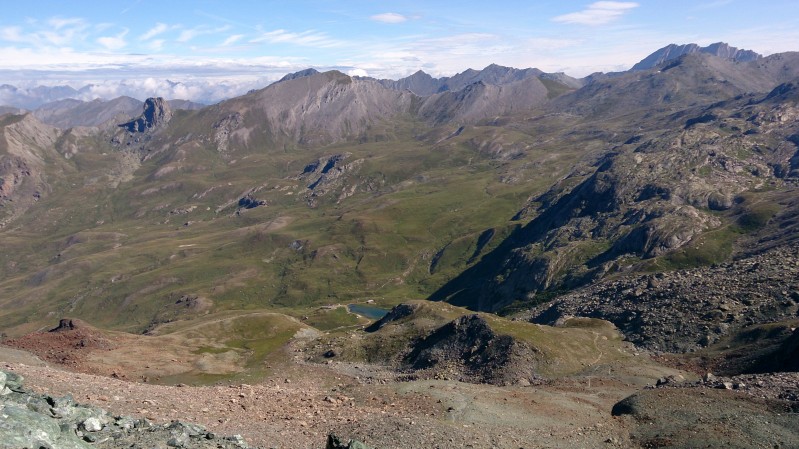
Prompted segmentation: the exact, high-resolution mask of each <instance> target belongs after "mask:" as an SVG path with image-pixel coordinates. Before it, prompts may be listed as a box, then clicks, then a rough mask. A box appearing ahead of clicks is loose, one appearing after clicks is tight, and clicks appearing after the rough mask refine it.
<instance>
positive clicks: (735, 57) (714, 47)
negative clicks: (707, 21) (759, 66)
mask: <svg viewBox="0 0 799 449" xmlns="http://www.w3.org/2000/svg"><path fill="white" fill-rule="evenodd" d="M694 53H707V54H711V55H714V56H718V57H719V58H722V59H728V60H731V61H735V62H749V61H754V60H757V59H760V58H762V57H763V56H762V55H761V54H759V53H756V52H754V51H752V50H744V49H739V48H736V47H732V46H730V45H729V44H727V43H725V42H716V43H714V44H710V45H708V46H707V47H700V46H699V45H697V44H684V45H677V44H669V45H667V46H665V47H663V48H661V49H659V50H657V51H656V52H654V53H652V54H651V55H649V56H647V57H646V58H644V59H642V60H641V61H640V62H638V63H637V64H635V65H634V66H633V67H632V69H631V70H633V71H637V70H648V69H651V68H653V67H657V66H658V65H660V64H663V63H664V62H666V61H671V60H672V59H677V58H679V57H680V56H682V55H689V54H694Z"/></svg>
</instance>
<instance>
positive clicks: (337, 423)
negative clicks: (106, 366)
mask: <svg viewBox="0 0 799 449" xmlns="http://www.w3.org/2000/svg"><path fill="white" fill-rule="evenodd" d="M0 354H2V355H3V358H4V359H5V360H7V362H6V363H4V364H2V366H0V368H2V369H3V370H4V371H6V372H8V373H10V375H9V376H8V377H7V380H6V383H7V384H8V386H10V387H11V388H10V389H9V390H11V391H8V392H7V393H10V394H6V395H4V396H3V401H4V407H3V412H2V413H3V414H5V415H7V416H11V415H13V414H14V413H17V416H18V415H19V414H26V413H28V414H30V413H31V412H30V410H33V411H38V412H41V413H43V414H45V415H48V414H49V415H55V416H57V417H59V419H60V422H59V424H58V425H55V427H54V426H53V425H52V424H47V425H46V424H40V425H32V426H28V427H27V428H29V429H33V428H36V429H39V428H41V429H45V430H47V429H49V430H47V431H48V432H56V433H58V434H60V433H62V432H63V431H64V430H66V433H68V434H71V435H74V436H75V438H73V439H72V440H65V442H59V443H58V444H55V443H54V444H52V445H50V446H47V445H42V446H40V447H52V448H53V449H56V448H60V447H63V448H69V449H72V448H87V447H96V448H105V449H118V448H119V449H121V448H125V449H136V448H140V449H153V448H161V449H167V448H170V447H186V448H195V447H196V448H206V447H207V448H224V449H233V448H241V447H247V446H246V445H250V447H263V448H322V447H325V445H326V442H327V439H328V435H329V434H331V433H334V434H337V435H340V436H341V441H342V442H343V443H342V444H343V445H342V446H327V447H346V446H347V443H348V441H349V440H350V439H355V440H360V441H363V442H365V443H366V445H368V447H375V448H408V447H414V448H416V447H418V448H451V447H472V448H575V447H581V448H637V447H713V448H722V447H724V448H726V447H741V448H746V447H769V448H772V447H781V448H789V447H795V446H792V444H793V443H792V442H795V441H799V420H797V419H796V418H795V417H796V413H797V412H799V402H797V400H796V394H797V387H796V386H797V385H799V374H797V373H782V374H779V375H776V376H775V375H758V376H748V377H747V376H743V377H736V378H716V377H707V378H705V379H696V377H694V376H691V374H690V373H687V372H679V371H677V370H672V369H667V368H661V369H657V368H655V367H654V366H649V367H647V365H646V364H641V365H640V366H638V367H630V366H627V367H625V366H617V365H606V366H596V367H593V368H592V369H591V370H588V371H586V372H585V373H583V374H582V375H579V376H573V377H570V378H565V379H560V380H549V381H545V382H542V383H541V384H540V385H535V386H511V387H497V386H491V385H476V384H467V383H462V382H457V381H440V380H426V381H412V382H397V381H392V380H387V381H386V382H385V383H382V382H374V379H371V378H370V376H371V375H372V374H373V372H372V371H369V368H370V367H367V366H346V367H342V366H336V365H335V363H334V364H333V365H332V366H331V365H326V366H315V365H299V366H294V367H291V366H287V367H286V370H285V371H284V375H283V376H281V377H279V378H274V377H273V378H268V379H265V380H264V381H263V382H259V383H257V384H253V385H243V384H234V385H217V386H208V387H191V386H180V385H178V386H165V385H153V384H147V383H140V382H130V381H126V380H121V379H114V378H109V377H104V376H96V375H90V374H82V373H75V372H70V371H64V370H62V369H60V368H58V367H51V366H46V365H45V364H44V363H42V362H40V361H37V359H35V358H33V357H31V356H29V355H27V354H25V353H22V352H20V351H13V350H5V349H4V350H2V351H0ZM642 357H646V356H644V355H642ZM357 373H361V375H360V376H359V375H357ZM17 375H21V376H24V377H25V385H26V387H25V388H26V389H28V390H26V391H30V394H29V395H28V396H27V397H25V396H23V393H20V391H21V389H20V388H18V382H17V383H15V382H16V381H15V379H16V376H17ZM657 377H660V380H657V379H656V378H657ZM686 377H687V378H688V380H685V378H686ZM694 379H696V380H694ZM656 384H659V385H657V386H656ZM24 394H27V393H24ZM15 402H16V405H15V404H14V403H15ZM19 403H24V407H21V408H27V409H28V410H29V411H28V412H25V411H22V412H19V411H16V412H13V410H15V409H14V407H18V409H19V408H20V406H19ZM9 422H10V420H4V421H3V425H0V432H2V431H6V430H7V429H6V428H5V427H3V426H6V427H7V425H8V423H9ZM189 423H193V424H189ZM48 426H49V428H48ZM98 428H99V430H93V429H98ZM66 441H71V442H70V443H67V442H66ZM73 443H74V444H73ZM0 447H2V446H0ZM6 447H38V446H25V445H17V446H15V445H13V443H12V445H10V446H8V445H7V446H6ZM352 447H357V446H352Z"/></svg>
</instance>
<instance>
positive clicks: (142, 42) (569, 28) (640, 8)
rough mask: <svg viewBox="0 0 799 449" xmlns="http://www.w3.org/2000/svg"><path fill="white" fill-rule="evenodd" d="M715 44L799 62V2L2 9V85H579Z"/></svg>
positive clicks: (227, 91)
mask: <svg viewBox="0 0 799 449" xmlns="http://www.w3.org/2000/svg"><path fill="white" fill-rule="evenodd" d="M717 41H725V42H728V43H729V44H731V45H734V46H737V47H740V48H747V49H752V50H755V51H757V52H760V53H763V54H771V53H776V52H782V51H789V50H799V1H797V0H773V1H772V0H769V1H760V2H753V1H744V0H693V1H684V0H669V1H665V0H664V1H651V0H650V1H647V0H639V1H594V2H592V1H573V0H569V1H564V0H560V1H535V0H528V1H515V0H511V1H504V2H486V1H485V0H483V1H479V2H477V1H469V0H461V1H436V2H433V1H417V0H408V1H402V2H390V1H389V2H387V1H365V0H361V1H346V0H336V1H332V0H330V1H328V0H288V1H285V0H284V1H279V2H274V1H235V0H228V1H215V0H199V1H169V0H162V1H150V0H139V1H133V0H131V1H124V2H114V1H109V0H105V1H94V0H85V1H73V2H64V1H42V0H30V1H27V2H13V3H11V2H8V3H6V4H4V5H3V14H2V17H0V83H10V84H17V85H19V84H28V85H33V84H70V85H72V86H73V87H80V86H81V85H84V84H86V83H95V84H98V86H105V87H106V88H107V90H108V91H109V92H108V93H103V95H106V96H109V95H112V93H113V92H112V91H113V89H114V88H115V87H114V86H118V85H120V84H127V85H128V86H129V87H131V88H133V87H136V86H139V87H140V88H141V87H142V86H144V87H147V86H149V87H148V88H151V89H158V88H160V87H159V86H161V87H163V86H167V87H168V86H170V85H174V84H175V83H174V82H178V84H179V85H180V86H182V87H181V88H185V89H187V90H186V91H185V92H182V93H183V94H184V96H191V95H197V92H192V91H191V90H190V88H191V87H192V86H195V87H197V89H200V88H203V89H208V88H209V86H211V85H214V86H216V88H217V89H218V90H219V92H217V93H216V95H218V96H221V97H223V96H226V95H231V94H235V93H236V92H237V89H238V90H241V89H246V88H252V87H258V85H263V84H265V83H268V82H269V81H272V80H275V79H277V78H279V77H280V76H282V75H283V74H285V73H288V72H292V71H296V70H300V69H303V68H306V67H316V68H318V69H321V70H324V69H330V68H336V69H339V70H342V71H344V72H347V73H350V74H360V75H367V74H368V75H370V76H375V77H380V78H398V77H402V76H406V75H408V74H411V73H413V72H415V71H416V70H419V69H422V70H424V71H426V72H428V73H430V74H432V75H434V76H442V75H452V74H454V73H457V72H460V71H463V70H465V69H467V68H476V69H480V68H483V67H485V66H486V65H488V64H491V63H498V64H501V65H508V66H513V67H519V68H524V67H537V68H540V69H542V70H544V71H548V72H565V73H567V74H569V75H572V76H584V75H587V74H589V73H591V72H594V71H610V70H624V69H627V68H629V67H630V66H631V65H632V64H634V63H635V62H637V61H638V60H640V59H642V58H644V57H645V56H646V55H647V54H649V53H651V52H652V51H654V50H656V49H658V48H660V47H663V46H664V45H667V44H669V43H689V42H695V43H699V44H702V45H707V44H710V43H712V42H717ZM167 79H168V80H171V81H173V83H172V84H169V83H166V80H167ZM202 86H205V87H202ZM173 87H174V86H173ZM100 91H101V89H100V88H99V87H98V92H100ZM98 95H100V94H99V93H98Z"/></svg>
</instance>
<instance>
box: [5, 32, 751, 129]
mask: <svg viewBox="0 0 799 449" xmlns="http://www.w3.org/2000/svg"><path fill="white" fill-rule="evenodd" d="M693 53H706V54H712V55H714V56H718V57H720V58H723V59H729V60H731V61H736V62H747V61H752V60H755V59H758V58H761V57H762V56H761V55H759V54H757V53H755V52H753V51H751V50H740V49H737V48H735V47H731V46H729V45H728V44H726V43H723V42H718V43H715V44H711V45H709V46H707V47H700V46H699V45H697V44H685V45H675V44H670V45H668V46H666V47H663V48H661V49H660V50H658V51H656V52H654V53H652V54H651V55H649V56H647V57H646V58H644V59H643V60H641V61H640V62H638V63H637V64H635V65H634V66H633V67H632V69H631V70H633V71H637V70H645V69H649V68H652V67H655V66H656V65H659V64H662V63H663V62H666V61H670V60H673V59H676V58H678V57H680V56H682V55H685V54H693ZM315 73H318V71H317V70H316V69H313V68H309V69H306V70H302V71H299V72H296V73H290V74H287V75H286V76H284V77H283V78H281V79H280V80H279V81H278V82H282V81H288V80H292V79H296V78H301V77H304V76H309V75H313V74H315ZM615 75H616V74H610V76H615ZM607 76H608V75H606V74H593V75H589V76H587V77H584V78H573V77H571V76H569V75H566V74H564V73H545V72H543V71H541V70H539V69H536V68H527V69H516V68H510V67H503V66H499V65H496V64H491V65H489V66H488V67H486V68H484V69H482V70H474V69H467V70H465V71H464V72H461V73H458V74H456V75H453V76H451V77H442V78H434V77H432V76H431V75H429V74H427V73H425V72H423V71H421V70H419V71H417V72H416V73H414V74H412V75H410V76H407V77H405V78H401V79H398V80H390V79H380V80H376V81H377V82H379V83H380V84H382V85H383V86H385V87H388V88H390V89H394V90H409V91H411V92H413V93H415V94H416V95H419V96H428V95H432V94H435V93H440V92H445V91H457V90H461V89H463V88H464V87H466V86H468V85H470V84H473V83H476V82H483V83H485V84H490V85H504V84H510V83H512V82H515V81H520V80H522V79H527V78H531V77H537V78H539V79H541V80H542V81H543V82H545V83H546V82H547V81H553V82H556V83H558V84H561V85H565V86H567V87H569V88H573V89H576V88H580V87H582V86H584V85H586V84H589V83H591V82H593V81H595V80H597V79H604V78H607ZM368 79H373V78H368ZM93 87H94V86H92V85H86V86H83V87H81V88H80V89H75V88H72V87H70V86H37V87H35V88H30V89H24V88H19V87H16V86H12V85H9V84H4V85H1V86H0V107H11V108H18V109H24V110H29V111H34V110H37V109H40V108H43V109H44V110H43V111H42V113H41V114H40V116H41V117H48V118H47V119H46V120H51V119H50V118H49V117H51V116H53V110H63V108H65V107H68V106H69V105H75V106H77V103H74V102H67V103H59V102H60V101H62V100H81V101H85V99H86V98H87V97H89V98H90V97H91V96H92V89H93ZM111 100H115V103H116V104H115V105H112V106H110V107H109V111H108V112H106V113H110V112H111V110H113V108H119V107H120V106H121V104H122V103H125V102H128V101H129V100H119V99H102V100H101V101H111ZM51 103H54V104H51ZM139 106H140V105H139ZM82 107H84V108H96V107H97V105H96V104H94V105H93V106H82ZM195 107H199V104H197V103H194V104H191V103H187V104H185V105H184V106H179V107H177V108H179V109H192V108H195ZM134 109H135V108H134ZM125 110H126V111H128V110H133V109H125ZM45 111H46V112H45ZM52 120H54V121H53V122H52V123H55V122H57V121H58V120H59V119H57V118H53V119H52ZM95 122H96V120H95ZM86 123H88V122H85V121H84V123H83V124H86ZM62 124H63V123H62Z"/></svg>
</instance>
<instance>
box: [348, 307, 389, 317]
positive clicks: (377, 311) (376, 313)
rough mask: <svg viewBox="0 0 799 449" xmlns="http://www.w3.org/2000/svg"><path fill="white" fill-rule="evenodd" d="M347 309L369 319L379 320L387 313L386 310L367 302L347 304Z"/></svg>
mask: <svg viewBox="0 0 799 449" xmlns="http://www.w3.org/2000/svg"><path fill="white" fill-rule="evenodd" d="M347 311H349V312H350V313H355V314H358V315H360V316H363V317H366V318H369V319H371V320H379V319H380V318H383V317H384V316H386V314H387V313H388V310H386V309H381V308H380V307H375V306H370V305H368V304H347Z"/></svg>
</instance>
